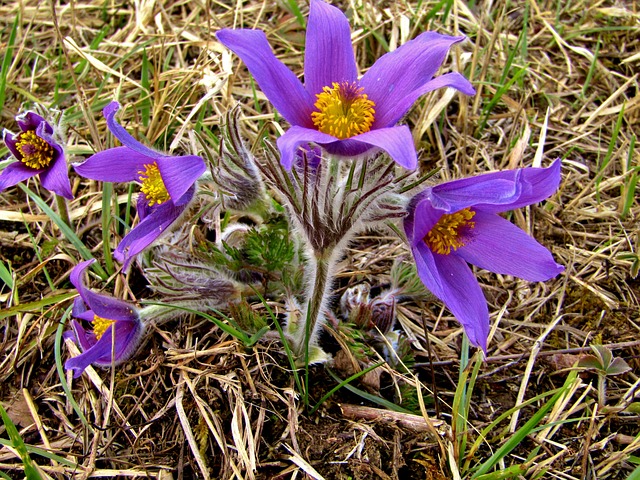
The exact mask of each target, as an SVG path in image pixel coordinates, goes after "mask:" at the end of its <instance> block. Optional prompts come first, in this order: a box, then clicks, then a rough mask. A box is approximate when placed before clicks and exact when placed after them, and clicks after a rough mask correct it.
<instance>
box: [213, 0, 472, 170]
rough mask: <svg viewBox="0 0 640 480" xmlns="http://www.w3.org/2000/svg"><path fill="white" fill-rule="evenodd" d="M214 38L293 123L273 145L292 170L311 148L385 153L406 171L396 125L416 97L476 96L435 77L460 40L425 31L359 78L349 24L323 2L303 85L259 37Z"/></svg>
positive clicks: (310, 28) (408, 151) (409, 152)
mask: <svg viewBox="0 0 640 480" xmlns="http://www.w3.org/2000/svg"><path fill="white" fill-rule="evenodd" d="M216 36H217V37H218V40H220V42H222V43H223V44H224V45H225V46H227V47H228V48H229V49H231V50H232V51H233V52H235V53H236V55H238V56H239V57H240V58H241V59H242V60H243V61H244V63H245V64H246V65H247V67H248V69H249V71H250V72H251V74H252V75H253V77H254V78H255V80H256V82H257V83H258V85H260V88H261V89H262V91H263V92H264V94H265V95H266V96H267V98H268V99H269V100H270V101H271V103H273V105H274V106H275V107H276V108H277V109H278V111H279V112H280V114H281V115H282V116H283V117H284V118H285V119H286V120H287V121H288V122H289V123H290V124H291V125H292V127H291V128H290V129H289V130H287V131H286V132H285V134H284V135H282V136H281V137H280V138H279V139H278V148H279V150H280V153H281V162H282V164H283V166H284V167H285V168H286V169H291V166H292V165H293V162H294V160H295V155H296V150H297V148H298V147H299V146H300V145H303V144H306V143H309V142H313V143H316V144H319V145H322V146H323V147H324V148H325V149H326V150H327V151H328V152H329V153H331V154H334V155H339V156H354V155H359V154H362V153H364V152H366V151H368V150H370V149H373V148H378V149H381V150H384V151H386V152H387V153H388V154H389V155H390V156H391V157H392V158H393V159H394V160H395V161H396V162H397V163H398V164H400V165H402V166H403V167H405V168H408V169H413V168H415V167H416V166H417V155H416V151H415V147H414V145H413V139H412V137H411V132H410V131H409V128H408V127H407V126H406V125H405V126H396V124H397V123H398V121H399V120H400V119H401V118H402V117H403V116H404V115H405V114H406V113H407V111H408V110H409V108H410V107H411V106H412V105H413V103H414V102H415V101H416V100H417V99H418V98H419V97H420V96H422V95H424V94H425V93H427V92H430V91H432V90H435V89H438V88H442V87H453V88H456V89H458V90H460V91H461V92H463V93H465V94H467V95H473V94H474V93H475V90H474V89H473V87H472V86H471V83H469V81H468V80H467V79H466V78H464V77H463V76H462V75H460V74H459V73H449V74H446V75H442V76H439V77H436V78H434V75H435V74H436V72H437V71H438V69H439V68H440V65H441V64H442V62H443V61H444V59H445V57H446V55H447V52H448V50H449V48H450V47H451V46H452V45H453V44H455V43H457V42H460V41H462V40H464V38H465V37H451V36H447V35H441V34H439V33H435V32H425V33H422V34H421V35H419V36H418V37H416V38H415V39H414V40H411V41H409V42H407V43H405V44H404V45H402V46H401V47H399V48H398V49H397V50H395V51H393V52H391V53H387V54H386V55H383V56H382V57H381V58H380V59H378V61H377V62H375V64H374V65H373V66H372V67H371V68H370V69H369V70H368V71H367V72H366V73H365V74H364V75H363V76H362V78H360V79H358V68H357V65H356V61H355V56H354V53H353V46H352V44H351V34H350V30H349V22H348V20H347V18H346V17H345V16H344V14H343V13H342V12H341V11H340V10H338V9H337V8H335V7H332V6H331V5H329V4H327V3H325V2H324V1H322V0H311V10H310V13H309V20H308V23H307V37H306V45H305V65H304V81H305V83H304V85H303V84H302V83H301V82H300V80H299V79H298V78H297V77H296V76H295V75H294V74H293V72H291V70H289V69H288V68H287V67H286V66H285V65H284V64H283V63H282V62H281V61H280V60H278V59H277V58H276V57H275V55H274V54H273V51H272V50H271V48H270V46H269V43H268V42H267V38H266V36H265V34H264V32H262V31H260V30H248V29H237V30H233V29H223V30H220V31H219V32H218V33H217V34H216Z"/></svg>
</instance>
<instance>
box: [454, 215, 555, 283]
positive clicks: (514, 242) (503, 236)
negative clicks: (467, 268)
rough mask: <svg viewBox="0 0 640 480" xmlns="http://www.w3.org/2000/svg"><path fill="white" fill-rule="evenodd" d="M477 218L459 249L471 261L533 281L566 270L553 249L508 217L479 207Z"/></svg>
mask: <svg viewBox="0 0 640 480" xmlns="http://www.w3.org/2000/svg"><path fill="white" fill-rule="evenodd" d="M473 221H474V222H475V227H474V228H473V229H470V230H469V238H468V239H467V238H465V239H464V240H463V241H464V242H465V245H464V247H460V249H459V250H458V251H457V252H456V253H457V254H458V255H460V256H461V257H462V258H464V259H465V260H466V261H467V262H469V263H472V264H473V265H477V266H478V267H480V268H484V269H485V270H489V271H491V272H495V273H500V274H502V275H513V276H515V277H519V278H523V279H525V280H528V281H530V282H543V281H545V280H549V279H550V278H553V277H555V276H556V275H558V274H560V273H562V272H563V271H564V267H563V266H562V265H559V264H557V263H556V262H555V260H554V259H553V257H552V255H551V252H549V250H547V249H546V248H545V247H543V246H542V245H540V244H539V243H538V242H537V241H535V240H534V239H533V238H531V237H530V236H529V235H527V234H526V233H525V232H524V231H522V230H521V229H519V228H518V227H516V226H515V225H514V224H512V223H511V222H509V221H508V220H505V219H504V218H502V217H500V216H498V215H497V214H494V213H486V212H483V211H480V210H478V211H476V214H475V216H474V217H473Z"/></svg>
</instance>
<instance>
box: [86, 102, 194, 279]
mask: <svg viewBox="0 0 640 480" xmlns="http://www.w3.org/2000/svg"><path fill="white" fill-rule="evenodd" d="M119 108H120V104H119V103H118V102H111V103H110V104H109V105H107V106H106V107H105V108H104V110H103V113H104V116H105V118H106V120H107V126H108V127H109V130H110V131H111V133H112V134H113V135H114V136H115V137H116V138H117V139H118V140H120V142H121V143H122V145H123V146H121V147H115V148H110V149H107V150H104V151H102V152H98V153H96V154H95V155H92V156H91V157H89V158H88V159H87V160H86V161H85V162H84V163H81V164H78V165H74V168H75V170H76V172H77V173H78V174H79V175H82V176H83V177H87V178H91V179H94V180H101V181H103V182H138V183H139V184H140V185H141V190H142V193H141V194H140V195H139V197H138V202H137V209H138V215H139V217H140V223H139V224H138V225H137V226H136V227H135V228H133V229H132V230H131V231H130V232H129V233H128V234H127V235H126V236H125V237H124V238H123V239H122V241H121V242H120V244H119V245H118V247H117V248H116V250H115V252H114V256H115V257H116V258H117V259H118V260H119V261H121V262H123V263H124V265H123V266H124V268H125V270H126V269H127V268H128V267H129V264H130V262H131V260H132V259H133V258H134V257H135V256H136V255H137V254H138V253H140V252H142V251H143V250H144V249H145V248H146V247H148V246H149V245H150V244H151V243H152V242H153V241H154V240H156V239H157V238H158V237H159V236H160V235H161V234H162V233H163V232H164V231H166V230H167V228H168V227H169V226H171V224H173V223H174V222H175V221H176V220H177V219H178V218H179V217H180V215H181V214H182V213H183V212H184V211H185V210H186V208H187V205H188V203H189V202H190V201H191V199H193V197H194V195H195V182H196V180H197V179H198V178H199V177H200V175H202V173H203V172H204V171H205V169H206V166H205V163H204V160H202V158H201V157H199V156H197V155H184V156H170V155H166V154H164V153H160V152H156V151H155V150H152V149H150V148H148V147H146V146H144V145H143V144H141V143H140V142H138V141H137V140H136V139H135V138H133V137H132V136H131V135H130V134H129V133H128V132H127V131H126V130H125V129H124V128H123V127H122V126H121V125H120V124H118V122H116V120H115V114H116V112H117V111H118V109H119Z"/></svg>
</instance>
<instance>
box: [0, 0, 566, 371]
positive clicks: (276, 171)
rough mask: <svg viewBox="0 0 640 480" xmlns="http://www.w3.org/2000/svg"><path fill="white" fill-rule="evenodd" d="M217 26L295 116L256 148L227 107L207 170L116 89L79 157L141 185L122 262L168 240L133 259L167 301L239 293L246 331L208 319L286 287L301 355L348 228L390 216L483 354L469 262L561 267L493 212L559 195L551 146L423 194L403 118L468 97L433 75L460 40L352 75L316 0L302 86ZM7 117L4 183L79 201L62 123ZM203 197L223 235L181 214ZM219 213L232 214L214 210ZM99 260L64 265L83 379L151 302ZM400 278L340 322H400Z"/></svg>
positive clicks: (127, 340)
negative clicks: (95, 147)
mask: <svg viewBox="0 0 640 480" xmlns="http://www.w3.org/2000/svg"><path fill="white" fill-rule="evenodd" d="M216 36H217V38H218V40H219V41H220V42H221V43H222V44H223V45H225V46H226V47H228V48H229V49H230V50H231V51H233V52H234V53H235V54H236V55H238V57H240V59H241V60H242V61H243V62H244V63H245V65H246V66H247V68H248V69H249V71H250V73H251V74H252V75H253V77H254V78H255V80H256V82H257V83H258V85H259V86H260V88H261V89H262V91H263V92H264V94H265V95H266V97H267V98H268V99H269V100H270V101H271V103H272V104H273V106H274V107H275V108H276V109H277V110H278V111H279V113H280V114H281V115H282V116H283V117H284V119H285V120H286V121H288V122H289V124H290V127H289V128H288V129H286V131H285V132H284V134H283V135H282V136H280V137H279V138H277V140H276V142H275V146H274V145H272V144H271V143H269V141H268V139H267V141H266V142H265V151H264V156H263V159H262V160H260V161H259V160H257V159H256V158H255V157H254V153H253V149H251V150H250V149H248V148H247V147H246V146H245V144H244V142H243V141H242V139H241V136H240V127H239V109H233V110H232V111H231V112H230V113H229V114H228V115H227V122H226V125H224V126H223V127H222V130H223V136H222V138H221V139H220V142H219V143H217V144H216V148H215V149H214V148H208V146H207V145H206V142H205V141H204V140H201V139H200V137H198V139H199V140H200V142H201V143H202V142H204V143H205V144H203V145H201V147H202V148H203V149H204V150H205V151H207V158H208V159H209V160H210V162H209V164H210V165H211V167H212V168H210V169H209V171H207V165H206V164H205V161H204V160H203V158H201V157H200V156H198V155H170V154H167V153H162V152H158V151H156V150H153V149H152V148H149V147H147V146H145V145H144V144H142V143H140V142H139V141H138V140H136V139H135V138H134V137H133V136H132V135H131V134H129V133H128V132H127V130H126V129H125V128H124V127H123V126H122V125H121V124H120V123H119V122H118V121H117V120H116V114H117V112H118V110H119V109H120V104H119V103H118V102H116V101H113V102H111V103H109V104H108V105H107V106H106V107H105V108H104V110H103V115H104V117H105V119H106V124H107V127H108V129H109V131H110V132H111V134H112V135H113V136H114V137H115V138H116V139H117V140H118V141H119V142H120V144H121V145H120V146H117V147H114V148H110V149H107V150H104V151H99V152H96V153H95V154H93V155H91V156H90V157H89V158H87V159H86V160H84V161H83V162H79V163H74V164H73V169H74V170H75V172H76V173H77V174H78V175H80V176H82V177H85V178H88V179H92V180H98V181H103V182H116V183H131V182H133V183H135V184H137V185H139V188H140V191H139V194H138V197H137V202H136V210H137V214H138V215H137V216H138V222H137V224H136V225H135V227H134V228H132V229H131V230H130V231H129V232H128V233H127V234H126V235H125V236H124V237H123V238H122V240H121V241H120V243H119V244H118V245H117V247H116V248H115V251H114V257H115V258H116V259H117V260H118V261H119V262H121V263H122V266H123V271H124V272H126V271H128V270H129V269H130V267H131V264H132V262H133V260H134V259H135V258H136V257H137V256H138V255H139V254H140V253H142V252H144V251H145V250H147V249H149V248H150V247H152V246H153V245H154V243H156V240H158V238H159V237H160V236H162V235H165V239H166V240H167V242H166V243H167V244H168V245H169V246H166V245H165V246H164V247H157V246H156V248H155V249H154V251H153V255H150V256H149V257H147V258H146V259H145V260H147V259H151V260H150V261H141V262H139V263H140V264H141V266H143V273H144V274H145V275H146V278H147V280H148V281H149V282H150V283H151V285H150V286H151V289H152V290H153V291H154V292H156V294H158V295H163V296H164V298H165V299H167V301H168V302H170V303H171V304H172V306H173V307H175V308H174V309H172V311H175V310H176V309H180V308H184V309H187V310H189V311H191V312H192V311H193V310H198V309H199V310H201V311H203V312H207V311H209V312H210V311H212V310H214V311H216V312H217V309H224V308H226V307H228V306H229V304H230V302H237V303H236V304H235V305H234V306H232V307H230V308H229V311H230V312H231V315H232V316H234V317H238V318H240V317H242V318H244V319H249V320H250V321H248V322H245V323H247V324H251V325H254V326H255V327H256V328H253V327H252V328H253V330H255V331H252V332H251V335H245V334H244V333H242V332H240V331H239V330H238V329H241V328H243V327H242V325H243V322H241V321H236V320H238V318H236V320H233V319H231V318H227V320H229V324H228V325H227V324H224V322H222V321H220V322H219V323H216V324H217V325H218V326H221V328H222V329H223V330H225V331H226V332H227V333H230V334H232V335H235V334H238V337H237V338H239V339H244V340H243V341H245V342H247V345H251V344H252V343H251V342H254V341H257V338H258V337H259V336H260V335H262V334H263V333H264V332H263V330H266V329H267V328H268V327H267V326H266V325H263V324H262V323H261V322H254V316H256V315H257V314H255V312H253V310H252V309H251V306H250V305H249V304H248V303H247V302H246V301H245V300H246V299H245V296H252V295H254V294H255V293H256V292H258V293H260V292H262V293H264V295H265V296H267V294H272V295H273V294H274V293H273V290H277V289H279V290H277V295H278V296H279V298H280V299H282V298H285V299H286V302H285V303H286V304H287V305H291V308H290V309H289V311H288V312H287V313H286V315H284V316H283V317H285V318H286V319H287V325H286V328H285V330H284V331H285V336H286V338H287V339H288V341H290V342H291V347H292V348H291V350H292V351H293V352H294V354H295V355H296V356H297V360H299V361H300V360H301V359H304V360H305V361H309V362H313V361H315V360H317V359H320V360H323V359H326V358H327V354H325V353H324V352H323V351H322V350H321V348H320V346H319V345H318V344H317V342H318V335H319V332H320V330H321V328H320V327H321V326H322V325H323V323H324V322H325V321H327V319H329V320H333V321H334V323H335V322H338V320H337V317H336V316H335V315H333V314H331V313H330V312H329V310H331V305H332V303H331V302H330V301H329V300H330V297H331V295H332V293H333V287H334V285H333V280H334V279H335V272H336V266H337V263H338V261H340V260H341V259H342V258H343V256H344V253H345V249H346V247H347V246H348V243H349V241H350V240H351V239H352V238H353V237H354V235H355V234H357V233H359V232H362V231H364V230H365V229H367V228H371V227H373V226H376V225H378V224H386V225H388V224H391V223H393V222H396V223H401V224H402V227H403V228H404V233H405V235H406V240H407V243H408V245H409V248H410V250H411V252H412V254H413V258H414V260H415V265H416V269H417V276H416V275H415V274H413V277H412V278H413V279H415V285H417V286H418V288H419V289H422V286H421V285H420V280H421V281H422V283H423V284H424V286H426V287H427V289H428V290H429V291H430V292H431V293H432V294H433V295H434V296H435V297H437V298H439V299H440V300H441V301H442V302H443V303H444V304H445V305H446V307H447V308H448V309H449V310H450V311H451V313H452V314H453V315H454V316H455V317H456V318H457V319H458V321H459V322H460V323H461V324H462V326H463V327H464V330H465V332H466V334H467V335H468V337H469V340H470V342H471V343H472V344H473V345H476V346H478V347H480V348H482V349H483V350H484V351H485V352H486V351H487V341H488V335H489V329H490V323H489V310H488V306H487V302H486V300H485V298H484V295H483V292H482V289H481V287H480V285H479V283H478V281H477V280H476V278H475V275H474V273H473V271H472V269H471V267H470V266H469V264H471V265H475V266H477V267H480V268H484V269H487V270H490V271H492V272H496V273H498V274H504V275H513V276H516V277H519V278H522V279H525V280H527V281H531V282H538V281H545V280H548V279H550V278H553V277H555V276H556V275H558V274H560V273H561V272H562V271H563V270H564V268H563V267H562V266H561V265H559V264H557V263H556V262H555V260H554V259H553V257H552V255H551V253H550V252H549V251H548V250H547V249H546V248H545V247H544V246H542V245H541V244H540V243H538V242H537V241H536V240H534V239H533V238H531V237H530V236H528V235H527V234H526V233H524V232H523V231H522V230H520V229H519V228H517V227H516V226H515V225H513V224H512V223H511V222H509V221H508V220H507V219H505V218H503V217H501V216H500V215H499V214H500V213H502V212H507V211H509V210H513V209H517V208H521V207H525V206H528V205H531V204H534V203H537V202H541V201H543V200H545V199H547V198H549V197H550V196H551V195H553V194H554V192H556V190H557V189H558V186H559V184H560V180H561V162H560V161H559V160H557V161H555V162H554V163H553V164H552V165H551V166H549V167H548V168H521V169H517V170H510V171H499V172H491V173H487V174H484V175H479V176H476V177H472V178H464V179H459V180H454V181H449V182H444V183H441V184H438V185H432V186H429V187H428V188H425V189H424V190H422V191H420V192H419V193H415V191H416V185H419V184H420V181H417V176H416V175H415V174H413V173H412V171H413V170H415V169H417V167H418V154H417V152H416V149H415V146H414V142H413V138H412V133H411V131H410V129H409V127H408V126H407V125H404V124H401V123H400V122H401V120H402V118H403V117H404V116H405V115H406V114H407V112H408V111H409V109H410V108H411V107H412V105H413V104H414V103H415V102H416V101H417V100H418V99H419V98H420V97H421V96H423V95H424V94H426V93H428V92H431V91H433V90H436V89H439V88H444V87H451V88H454V89H456V90H458V91H459V92H461V93H462V94H465V95H473V94H475V90H474V88H473V86H472V84H471V82H470V81H469V80H467V79H466V78H465V77H464V76H462V75H461V74H460V73H457V72H451V73H445V74H443V75H439V76H436V74H437V73H438V71H439V70H440V68H441V66H442V64H443V63H444V61H445V59H446V57H447V55H448V52H449V50H450V49H451V48H452V47H453V46H454V45H456V44H458V43H460V42H462V41H464V40H465V37H463V36H448V35H443V34H440V33H435V32H424V33H422V34H420V35H418V36H417V37H416V38H415V39H413V40H410V41H408V42H406V43H405V44H404V45H402V46H400V47H398V48H397V49H396V50H394V51H392V52H389V53H387V54H385V55H383V56H382V57H381V58H379V59H378V60H377V61H376V62H375V63H374V64H373V65H372V66H371V67H370V68H369V69H368V70H367V71H366V72H365V73H364V74H363V75H362V76H359V75H358V67H357V64H356V61H355V56H354V51H353V45H352V43H351V32H350V27H349V22H348V20H347V18H346V17H345V15H344V14H343V13H342V12H341V11H340V10H338V9H337V8H335V7H333V6H331V5H329V4H328V3H326V2H324V1H323V0H311V2H310V13H309V19H308V24H307V32H306V45H305V58H304V83H303V82H301V81H300V80H299V79H298V78H297V77H296V75H295V74H294V73H293V72H292V71H291V70H289V69H288V68H287V67H286V66H285V65H284V64H283V63H282V62H281V61H280V60H279V59H278V58H276V56H275V55H274V53H273V51H272V49H271V47H270V46H269V43H268V41H267V37H266V35H265V33H264V32H262V31H259V30H249V29H222V30H220V31H218V32H217V34H216ZM45 116H46V115H45ZM17 124H18V126H19V128H20V133H18V134H12V133H10V132H8V131H5V133H4V141H5V143H6V145H7V147H8V148H9V150H10V152H11V153H12V155H13V157H15V160H16V161H15V162H13V163H11V164H9V165H8V166H7V167H6V168H5V169H4V171H3V172H2V173H1V174H0V191H3V190H5V189H6V188H8V187H10V186H13V185H15V184H17V183H18V182H21V181H24V180H26V179H28V178H31V177H33V176H35V175H39V176H40V180H41V182H42V185H43V186H44V187H45V188H47V189H49V190H51V191H53V192H55V193H56V194H57V195H58V196H59V197H64V198H67V199H72V198H73V195H72V192H71V187H70V181H69V175H68V166H67V162H66V159H65V151H64V143H65V142H64V141H63V138H62V137H63V136H62V135H61V134H60V133H59V132H58V131H57V129H56V128H55V127H54V126H52V125H51V124H50V123H49V122H48V121H47V120H45V118H43V117H42V116H40V115H38V114H36V113H34V112H30V111H29V112H26V113H24V114H23V115H21V116H19V117H18V118H17ZM195 137H197V135H194V138H195ZM194 143H195V140H194ZM216 153H217V162H215V161H214V160H213V158H214V157H215V154H216ZM390 160H391V161H390ZM396 165H398V166H400V167H403V168H397V167H396ZM205 189H208V190H206V195H205ZM407 192H413V194H412V195H411V196H407ZM269 195H273V197H274V198H275V199H276V200H277V202H276V201H274V202H272V201H271V200H272V199H270V198H268V197H269ZM196 199H198V200H197V204H198V206H199V208H198V213H197V214H193V215H191V217H197V218H199V219H202V220H203V222H205V223H207V222H209V224H210V225H211V224H213V225H214V227H212V228H211V230H214V229H215V237H216V239H215V243H214V241H211V242H209V241H208V236H207V235H202V236H201V238H199V239H198V243H197V248H193V247H194V246H196V242H192V241H191V238H192V237H191V235H192V231H194V230H195V229H194V228H193V227H192V225H190V224H189V222H188V220H190V219H189V218H188V217H189V216H190V215H189V212H194V211H195V210H196V209H195V208H192V209H190V206H192V205H194V204H195V203H196ZM280 204H281V205H284V209H282V208H280ZM274 210H278V212H280V213H277V214H274ZM221 212H223V213H226V214H228V215H223V217H224V220H222V221H221V215H220V214H221ZM237 212H241V213H242V214H245V215H246V216H247V217H249V218H251V219H252V220H255V222H254V223H255V224H256V226H255V228H254V227H253V226H249V225H247V224H244V223H241V222H239V221H236V220H234V219H231V217H232V216H234V215H235V213H237ZM282 212H284V213H282ZM277 215H279V217H278V218H275V217H276V216H277ZM284 215H286V216H287V219H286V220H285V219H283V217H284ZM234 222H236V223H234ZM283 224H284V227H283V226H282V225H283ZM289 229H291V230H289ZM187 230H189V231H190V233H189V234H188V235H187V234H185V235H183V234H182V233H183V232H184V231H187ZM396 231H397V232H400V228H397V227H396ZM170 232H171V233H172V235H171V236H170V240H169V235H167V234H168V233H170ZM289 235H294V236H296V237H298V238H297V239H298V240H299V241H298V242H295V241H292V240H291V238H290V237H289ZM186 237H189V240H188V241H185V238H186ZM184 244H187V246H186V247H185V248H184V249H183V250H181V248H182V246H184ZM298 246H299V248H298ZM298 252H300V253H298ZM93 262H94V260H90V261H84V262H81V263H79V264H78V265H77V266H76V267H75V268H74V269H73V270H72V272H71V275H70V281H71V283H72V284H73V286H74V287H75V288H76V289H77V291H78V294H79V297H78V298H76V300H75V302H74V305H73V310H72V315H73V317H74V319H73V320H72V322H71V325H72V328H73V330H72V332H68V336H69V337H71V338H74V339H75V341H76V342H77V343H78V345H79V346H80V349H81V350H82V353H81V354H80V355H79V356H76V357H74V358H71V359H69V360H67V362H66V364H65V367H66V368H67V369H69V370H72V371H73V374H74V376H75V377H78V376H80V375H81V374H82V372H83V371H84V370H85V369H86V368H87V367H88V366H89V365H97V366H103V367H108V366H111V365H117V364H119V363H121V362H123V361H125V360H127V359H128V358H130V357H131V356H132V355H133V354H134V353H135V350H136V349H137V348H138V347H139V345H140V343H141V340H142V336H143V333H144V331H145V322H146V320H145V318H146V316H145V315H146V314H143V313H144V312H142V313H141V311H138V310H137V309H136V308H135V307H134V306H133V305H131V304H129V303H127V302H125V301H123V300H120V299H117V298H114V297H111V296H108V295H104V294H100V293H96V292H94V291H93V290H91V289H89V288H87V286H86V284H85V277H86V271H87V269H88V268H89V267H90V265H92V263H93ZM273 270H279V272H274V271H273ZM298 274H299V275H298ZM297 277H300V278H297ZM418 277H419V279H420V280H418ZM123 278H124V277H123ZM272 289H273V290H272ZM409 291H416V289H415V288H414V287H413V286H411V288H408V287H407V288H403V287H402V286H401V285H399V284H397V285H394V286H392V288H391V289H388V290H385V291H383V292H382V293H378V294H376V295H373V294H372V292H373V290H372V289H370V288H369V286H368V285H367V286H366V288H365V287H364V285H356V286H351V288H349V289H348V290H347V291H346V292H345V294H344V295H343V298H342V301H341V310H342V319H343V320H345V322H348V323H349V324H353V325H356V326H357V328H362V329H368V330H374V329H375V330H376V331H377V332H379V333H380V334H382V335H390V336H391V337H393V335H394V333H393V332H392V328H393V325H394V324H395V318H396V312H397V311H398V308H400V307H399V306H398V302H400V301H401V300H402V297H403V295H408V293H407V292H409ZM247 292H250V293H247ZM234 312H235V313H234ZM171 315H173V314H171ZM158 318H159V317H158ZM163 318H168V316H166V315H165V317H163ZM256 318H257V316H256ZM215 320H216V322H217V321H218V320H217V319H215ZM236 327H237V328H236ZM396 333H397V332H396ZM391 337H389V338H391ZM387 343H388V342H387ZM396 343H398V342H396ZM403 345H405V347H406V345H408V344H403ZM403 348H404V347H403ZM407 348H408V347H407Z"/></svg>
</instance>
